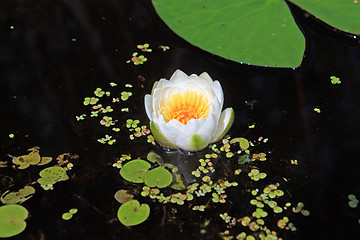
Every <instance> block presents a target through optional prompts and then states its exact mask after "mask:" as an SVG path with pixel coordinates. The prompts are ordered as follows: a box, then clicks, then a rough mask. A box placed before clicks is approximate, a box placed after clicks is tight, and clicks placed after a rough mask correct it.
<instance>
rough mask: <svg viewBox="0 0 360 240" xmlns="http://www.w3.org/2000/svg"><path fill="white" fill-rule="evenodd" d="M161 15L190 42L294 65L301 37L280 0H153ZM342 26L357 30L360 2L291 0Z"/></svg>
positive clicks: (227, 54)
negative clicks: (169, 0) (169, 1)
mask: <svg viewBox="0 0 360 240" xmlns="http://www.w3.org/2000/svg"><path fill="white" fill-rule="evenodd" d="M152 2H153V4H154V7H155V10H156V12H157V13H158V14H159V16H160V17H161V18H162V20H163V21H164V22H165V23H166V24H167V25H168V26H169V27H170V28H171V29H172V30H173V31H174V32H175V33H176V34H178V35H179V36H180V37H182V38H184V39H185V40H187V41H188V42H190V43H191V44H193V45H195V46H198V47H200V48H202V49H204V50H206V51H209V52H211V53H213V54H216V55H219V56H221V57H224V58H227V59H230V60H233V61H237V62H245V63H249V64H253V65H264V66H272V67H297V66H299V65H300V63H301V61H302V58H303V53H304V50H305V38H304V36H303V35H302V33H301V31H300V30H299V28H298V26H297V24H296V23H295V21H294V18H293V16H292V14H291V12H290V9H289V8H288V6H287V3H286V1H284V0H266V1H259V0H247V1H231V0H225V1H217V0H208V1H202V0H173V1H171V4H169V3H168V1H167V0H152ZM292 2H293V3H295V4H297V5H298V6H300V7H302V8H304V9H305V10H306V11H308V12H309V13H311V14H313V15H315V16H316V17H317V18H320V19H321V20H323V21H324V22H326V23H328V24H330V25H332V26H334V27H336V28H339V29H341V30H343V31H346V32H350V33H354V34H360V14H359V9H360V4H358V2H357V1H352V0H348V1H340V0H317V1H314V0H292Z"/></svg>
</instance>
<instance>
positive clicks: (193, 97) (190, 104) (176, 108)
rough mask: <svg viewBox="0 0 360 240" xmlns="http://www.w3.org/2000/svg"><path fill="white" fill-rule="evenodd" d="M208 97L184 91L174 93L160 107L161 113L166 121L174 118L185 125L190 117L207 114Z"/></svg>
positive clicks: (200, 116) (197, 117) (199, 116)
mask: <svg viewBox="0 0 360 240" xmlns="http://www.w3.org/2000/svg"><path fill="white" fill-rule="evenodd" d="M209 106H210V105H209V103H208V99H207V98H206V97H204V95H203V94H202V93H200V94H199V93H197V92H195V91H186V92H185V93H184V94H180V93H175V94H173V95H171V96H170V99H168V100H166V101H165V104H164V106H162V107H161V114H162V115H163V116H164V119H165V121H166V122H169V121H170V120H172V119H176V120H178V121H179V122H181V123H183V124H185V125H186V123H187V122H188V121H189V120H190V119H193V118H195V119H199V118H202V117H207V116H208V115H209Z"/></svg>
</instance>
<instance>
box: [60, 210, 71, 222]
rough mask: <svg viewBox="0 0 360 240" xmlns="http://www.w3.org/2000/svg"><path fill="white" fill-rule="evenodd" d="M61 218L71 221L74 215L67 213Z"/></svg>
mask: <svg viewBox="0 0 360 240" xmlns="http://www.w3.org/2000/svg"><path fill="white" fill-rule="evenodd" d="M61 217H62V219H64V220H70V219H71V218H72V217H73V215H72V214H71V213H69V212H66V213H63V215H62V216H61Z"/></svg>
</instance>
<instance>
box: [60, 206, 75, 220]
mask: <svg viewBox="0 0 360 240" xmlns="http://www.w3.org/2000/svg"><path fill="white" fill-rule="evenodd" d="M77 212H78V209H77V208H72V209H70V210H69V211H68V212H65V213H63V214H62V215H61V218H62V219H63V220H70V219H71V218H72V217H73V216H74V214H75V213H77Z"/></svg>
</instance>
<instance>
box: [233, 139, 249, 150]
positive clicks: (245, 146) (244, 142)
mask: <svg viewBox="0 0 360 240" xmlns="http://www.w3.org/2000/svg"><path fill="white" fill-rule="evenodd" d="M233 143H239V146H240V149H241V150H243V151H244V150H246V149H248V148H249V146H250V145H249V141H248V140H247V139H246V138H242V137H240V138H234V139H231V141H230V144H233Z"/></svg>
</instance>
